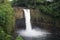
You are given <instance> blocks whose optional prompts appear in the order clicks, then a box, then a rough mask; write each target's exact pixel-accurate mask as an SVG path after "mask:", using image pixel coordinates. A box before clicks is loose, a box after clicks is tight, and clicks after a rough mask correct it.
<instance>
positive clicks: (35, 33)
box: [17, 9, 49, 37]
mask: <svg viewBox="0 0 60 40" xmlns="http://www.w3.org/2000/svg"><path fill="white" fill-rule="evenodd" d="M23 11H24V15H25V23H26V30H18V31H17V33H19V35H21V36H25V37H45V36H46V35H47V34H49V33H48V32H46V31H45V30H42V29H40V28H39V30H37V29H35V28H34V29H32V26H31V21H30V19H31V18H30V9H23Z"/></svg>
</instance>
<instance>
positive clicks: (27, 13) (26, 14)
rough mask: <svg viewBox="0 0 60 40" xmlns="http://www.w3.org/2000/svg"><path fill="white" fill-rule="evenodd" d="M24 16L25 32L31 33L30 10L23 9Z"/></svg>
mask: <svg viewBox="0 0 60 40" xmlns="http://www.w3.org/2000/svg"><path fill="white" fill-rule="evenodd" d="M23 10H24V14H25V23H26V31H31V30H32V27H31V22H30V9H23Z"/></svg>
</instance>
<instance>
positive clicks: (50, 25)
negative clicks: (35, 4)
mask: <svg viewBox="0 0 60 40" xmlns="http://www.w3.org/2000/svg"><path fill="white" fill-rule="evenodd" d="M23 9H24V8H21V7H14V10H15V18H16V20H17V19H18V20H20V21H21V22H22V23H21V22H20V21H18V20H17V21H18V23H17V24H19V27H21V26H22V27H24V28H25V21H24V12H23ZM30 10H31V23H32V26H38V27H40V28H44V29H47V30H49V31H50V30H52V29H55V28H57V27H59V28H60V24H59V22H60V21H58V20H56V27H54V20H53V18H52V17H50V16H48V15H45V14H42V13H41V12H40V11H39V10H37V9H30ZM22 20H23V21H22ZM19 22H20V23H19ZM20 24H21V25H20ZM23 25H24V26H23ZM17 26H18V25H17Z"/></svg>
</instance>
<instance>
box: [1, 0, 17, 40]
mask: <svg viewBox="0 0 60 40" xmlns="http://www.w3.org/2000/svg"><path fill="white" fill-rule="evenodd" d="M14 17H15V15H14V10H13V8H12V6H11V5H10V4H9V2H8V0H4V1H3V0H1V1H0V40H14V38H13V36H12V35H13V33H14V25H15V18H14ZM16 40H18V38H17V39H16Z"/></svg>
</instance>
